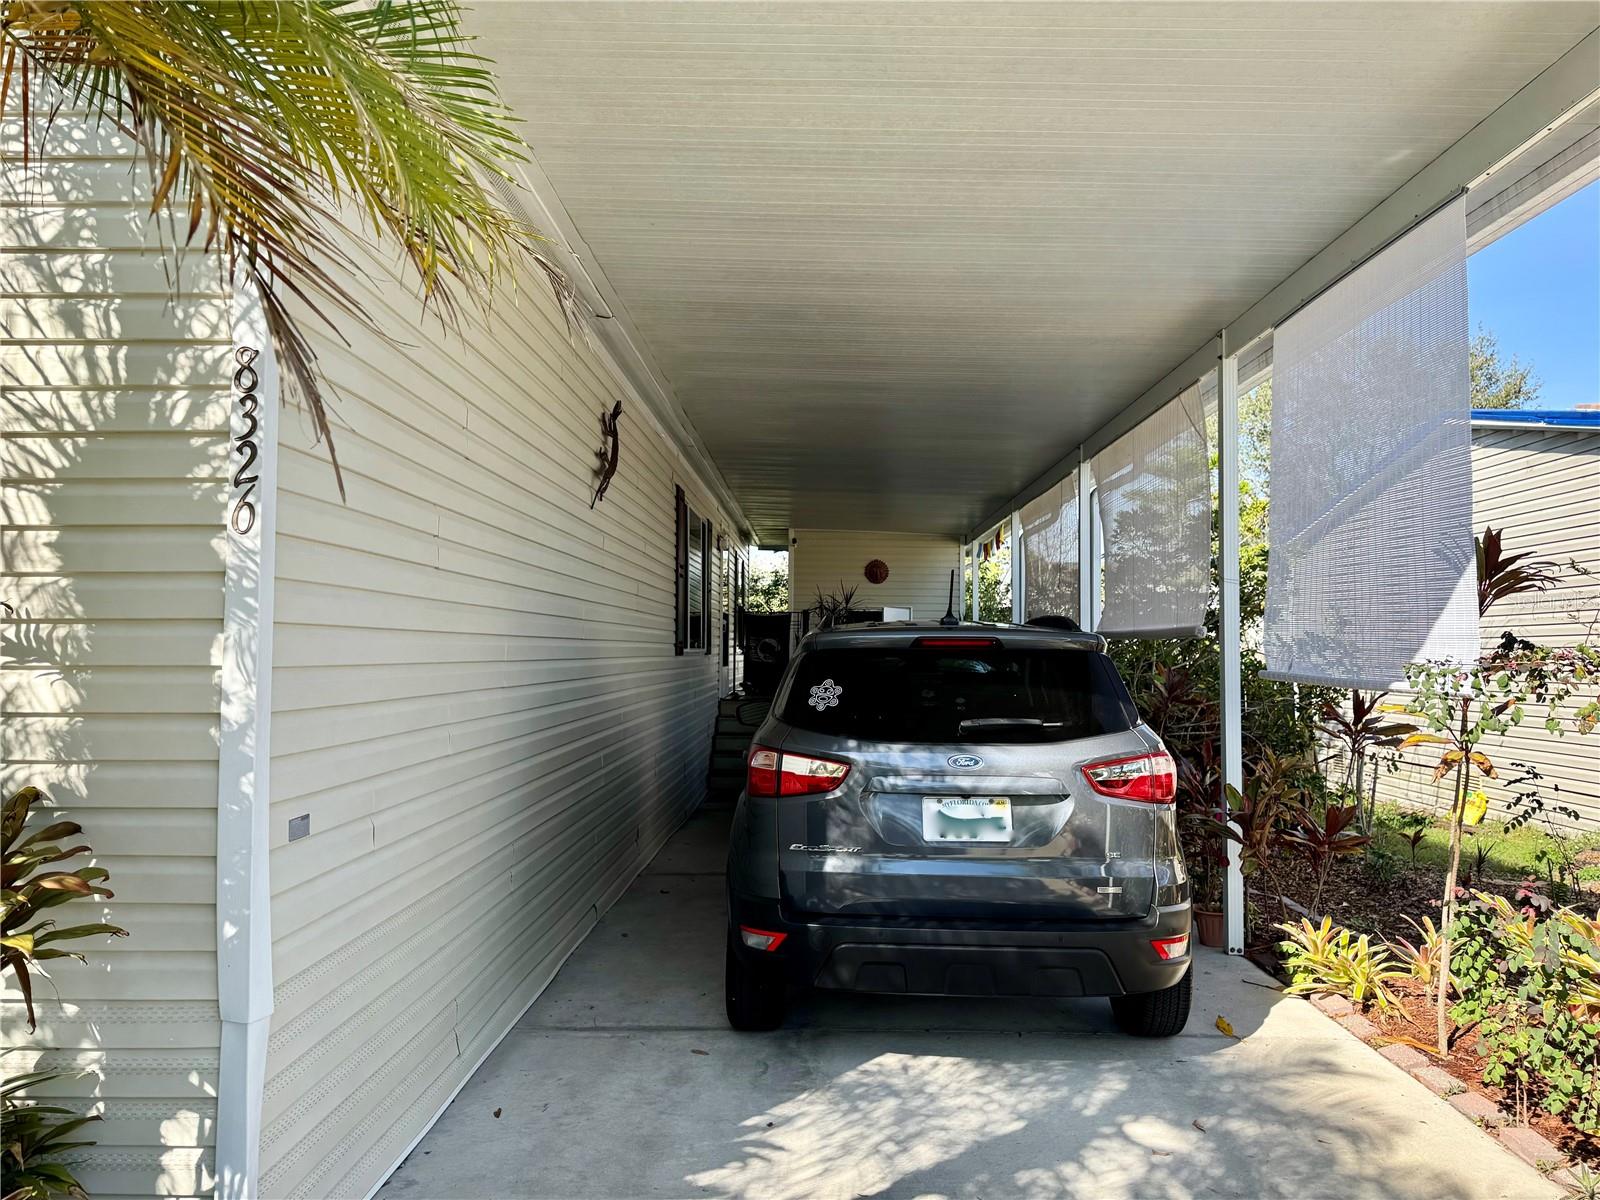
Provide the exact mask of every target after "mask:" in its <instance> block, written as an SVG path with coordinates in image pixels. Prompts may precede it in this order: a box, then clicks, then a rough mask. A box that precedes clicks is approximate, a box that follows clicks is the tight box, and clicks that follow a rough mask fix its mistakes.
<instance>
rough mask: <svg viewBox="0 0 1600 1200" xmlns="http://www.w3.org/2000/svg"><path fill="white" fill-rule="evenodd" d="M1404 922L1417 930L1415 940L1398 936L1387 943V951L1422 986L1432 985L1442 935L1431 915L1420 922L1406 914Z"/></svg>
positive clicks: (1435, 973) (1442, 939)
mask: <svg viewBox="0 0 1600 1200" xmlns="http://www.w3.org/2000/svg"><path fill="white" fill-rule="evenodd" d="M1406 922H1407V923H1408V924H1409V925H1410V926H1411V928H1413V929H1415V930H1416V931H1417V940H1416V941H1414V942H1413V941H1412V940H1411V939H1410V938H1405V937H1400V938H1396V939H1395V940H1394V941H1392V942H1390V943H1388V947H1389V952H1390V953H1391V954H1393V955H1394V956H1395V958H1396V960H1398V961H1399V963H1400V964H1401V965H1402V966H1403V967H1404V968H1405V969H1406V970H1407V971H1408V972H1409V973H1410V975H1411V977H1412V978H1413V979H1415V980H1416V981H1417V982H1418V983H1420V984H1422V986H1423V987H1424V988H1429V987H1431V986H1432V985H1433V982H1434V979H1435V977H1436V975H1437V973H1438V970H1439V952H1440V949H1441V948H1442V947H1443V945H1444V935H1443V933H1441V932H1440V930H1439V928H1438V926H1436V925H1435V924H1434V923H1433V918H1432V917H1423V918H1422V920H1421V922H1418V921H1417V920H1416V919H1415V918H1413V917H1410V916H1407V917H1406Z"/></svg>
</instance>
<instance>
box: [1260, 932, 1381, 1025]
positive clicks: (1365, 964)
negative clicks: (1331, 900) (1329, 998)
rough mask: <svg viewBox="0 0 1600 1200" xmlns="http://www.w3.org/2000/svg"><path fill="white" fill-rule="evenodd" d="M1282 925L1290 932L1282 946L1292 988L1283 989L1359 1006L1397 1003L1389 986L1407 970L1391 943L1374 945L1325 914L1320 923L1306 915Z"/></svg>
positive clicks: (1290, 992)
mask: <svg viewBox="0 0 1600 1200" xmlns="http://www.w3.org/2000/svg"><path fill="white" fill-rule="evenodd" d="M1277 928H1279V929H1281V930H1282V931H1283V932H1284V933H1286V934H1287V935H1288V937H1287V938H1286V939H1285V940H1284V941H1283V942H1280V943H1279V949H1281V950H1282V951H1283V955H1284V962H1283V965H1284V968H1285V969H1286V970H1287V971H1288V972H1289V980H1290V982H1289V986H1288V987H1287V988H1285V989H1284V990H1285V991H1286V992H1287V993H1288V994H1289V995H1291V996H1304V995H1308V994H1312V993H1318V992H1324V993H1329V994H1331V995H1335V996H1343V997H1345V998H1346V999H1347V1000H1349V1001H1350V1002H1351V1003H1352V1004H1354V1005H1356V1006H1357V1007H1359V1008H1365V1007H1366V1006H1367V1005H1368V1004H1375V1005H1377V1006H1378V1008H1380V1009H1385V1008H1388V1007H1389V1006H1390V1005H1391V1004H1393V1003H1394V993H1393V992H1391V991H1390V990H1389V986H1388V985H1389V984H1390V983H1392V982H1393V981H1394V980H1396V979H1401V978H1403V977H1404V975H1405V972H1404V971H1402V970H1401V969H1400V968H1398V967H1397V966H1396V965H1395V963H1394V960H1393V959H1391V958H1390V957H1389V951H1388V950H1387V948H1386V947H1383V946H1377V947H1374V946H1373V945H1372V940H1371V938H1369V937H1368V936H1367V935H1366V934H1364V933H1363V934H1361V935H1360V936H1359V937H1358V936H1356V935H1355V934H1353V933H1351V931H1350V930H1348V929H1346V928H1344V927H1343V926H1336V925H1334V923H1333V918H1332V917H1323V918H1322V924H1320V925H1313V924H1312V923H1311V922H1310V921H1308V920H1305V919H1304V918H1302V919H1301V920H1300V921H1298V922H1296V923H1293V924H1290V923H1288V922H1285V923H1283V924H1281V925H1279V926H1277Z"/></svg>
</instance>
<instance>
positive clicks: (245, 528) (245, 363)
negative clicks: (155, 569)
mask: <svg viewBox="0 0 1600 1200" xmlns="http://www.w3.org/2000/svg"><path fill="white" fill-rule="evenodd" d="M259 354H260V351H259V350H256V349H255V348H254V347H251V346H240V347H238V348H237V349H236V350H234V352H233V358H234V361H235V362H236V363H237V364H238V365H237V366H236V367H234V370H233V386H234V389H235V390H236V391H237V392H238V393H239V398H238V401H237V403H238V405H239V412H240V414H241V415H242V418H243V420H242V424H243V430H242V431H241V432H240V433H239V434H238V436H236V437H235V438H234V444H233V452H234V453H235V454H237V455H238V456H239V457H240V458H241V459H242V460H243V461H242V462H241V463H240V464H239V466H238V468H237V469H236V470H235V471H234V473H233V516H232V517H231V518H229V522H230V524H232V526H233V531H234V532H235V533H238V534H246V533H249V532H250V531H251V530H252V529H254V528H255V525H256V504H255V501H254V500H253V499H252V497H253V496H254V495H255V492H256V483H257V482H258V481H259V480H260V478H261V477H260V476H259V475H255V474H251V473H250V472H252V471H253V469H254V468H255V465H256V456H257V454H258V453H259V450H258V448H257V446H256V433H257V431H258V430H259V429H260V423H259V422H258V421H257V420H256V407H257V400H256V385H257V383H259V382H260V380H259V379H258V378H257V375H256V369H255V367H254V365H253V364H254V363H255V361H256V357H257V356H258V355H259Z"/></svg>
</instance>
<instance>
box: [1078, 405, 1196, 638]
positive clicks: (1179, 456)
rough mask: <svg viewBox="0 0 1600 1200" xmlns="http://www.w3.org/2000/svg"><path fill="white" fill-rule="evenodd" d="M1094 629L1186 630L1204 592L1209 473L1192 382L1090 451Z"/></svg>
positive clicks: (1162, 633)
mask: <svg viewBox="0 0 1600 1200" xmlns="http://www.w3.org/2000/svg"><path fill="white" fill-rule="evenodd" d="M1094 480H1095V509H1096V511H1097V513H1098V514H1099V517H1100V528H1101V535H1100V536H1101V543H1102V546H1103V551H1102V563H1101V568H1102V576H1101V613H1100V624H1099V626H1098V631H1099V632H1101V633H1105V634H1116V635H1120V636H1124V637H1190V636H1193V635H1195V634H1197V633H1200V632H1201V631H1202V630H1203V629H1204V627H1205V617H1206V601H1207V600H1208V599H1209V598H1210V595H1211V473H1210V462H1209V459H1208V456H1207V454H1206V425H1205V409H1204V407H1203V406H1202V404H1201V401H1200V385H1199V384H1198V383H1196V384H1194V385H1193V386H1191V387H1189V388H1187V389H1185V390H1184V391H1183V392H1182V393H1181V394H1180V395H1179V396H1177V398H1175V399H1174V400H1172V401H1171V402H1170V403H1168V404H1167V405H1166V406H1165V407H1163V408H1162V409H1160V410H1159V411H1158V412H1156V413H1154V414H1152V415H1151V416H1150V417H1148V418H1147V419H1146V420H1145V421H1143V422H1142V423H1141V424H1140V425H1139V426H1138V428H1136V429H1133V430H1131V431H1130V432H1128V433H1126V434H1124V435H1123V436H1122V437H1120V438H1118V439H1117V440H1116V441H1115V442H1113V443H1112V444H1111V445H1110V446H1107V447H1106V448H1105V449H1104V450H1102V451H1101V452H1100V453H1099V454H1096V455H1095V456H1094Z"/></svg>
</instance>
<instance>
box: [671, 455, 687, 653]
mask: <svg viewBox="0 0 1600 1200" xmlns="http://www.w3.org/2000/svg"><path fill="white" fill-rule="evenodd" d="M673 516H674V529H673V539H672V544H673V552H672V559H673V564H674V566H675V567H676V574H675V575H674V577H673V584H672V618H673V637H672V652H673V653H674V654H682V653H683V650H684V647H685V646H686V645H687V644H688V642H689V501H688V499H687V498H686V497H685V496H684V494H683V488H682V487H678V488H677V489H676V495H675V496H674V498H673Z"/></svg>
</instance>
